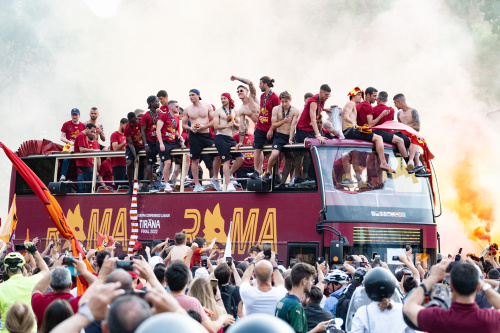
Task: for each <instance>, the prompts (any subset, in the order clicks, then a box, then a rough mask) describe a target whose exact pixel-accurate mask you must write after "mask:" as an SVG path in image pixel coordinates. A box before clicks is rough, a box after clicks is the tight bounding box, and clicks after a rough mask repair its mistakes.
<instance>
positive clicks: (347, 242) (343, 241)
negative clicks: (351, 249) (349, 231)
mask: <svg viewBox="0 0 500 333" xmlns="http://www.w3.org/2000/svg"><path fill="white" fill-rule="evenodd" d="M340 241H341V242H342V246H349V241H348V240H347V237H346V236H342V237H341V238H340Z"/></svg>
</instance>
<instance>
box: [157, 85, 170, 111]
mask: <svg viewBox="0 0 500 333" xmlns="http://www.w3.org/2000/svg"><path fill="white" fill-rule="evenodd" d="M156 97H158V100H159V101H160V104H161V106H160V111H161V112H160V113H163V112H168V94H167V92H166V91H165V90H160V91H158V93H157V94H156Z"/></svg>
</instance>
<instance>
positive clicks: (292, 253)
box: [288, 242, 319, 267]
mask: <svg viewBox="0 0 500 333" xmlns="http://www.w3.org/2000/svg"><path fill="white" fill-rule="evenodd" d="M318 246H319V245H318V243H314V242H288V266H290V267H291V266H293V265H294V264H296V263H298V262H306V263H308V264H311V265H313V266H316V259H317V257H318Z"/></svg>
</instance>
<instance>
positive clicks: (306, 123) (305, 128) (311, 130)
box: [295, 84, 332, 184]
mask: <svg viewBox="0 0 500 333" xmlns="http://www.w3.org/2000/svg"><path fill="white" fill-rule="evenodd" d="M331 92H332V89H331V88H330V86H328V85H327V84H323V85H322V86H321V87H320V89H319V94H316V95H314V96H313V97H311V98H309V99H308V100H307V103H306V105H305V106H304V110H303V111H302V114H301V115H300V118H299V121H298V122H297V129H296V131H295V143H304V141H305V140H306V139H307V138H312V139H314V138H317V139H318V140H319V142H320V143H325V140H326V138H325V137H324V136H323V135H322V133H321V132H320V131H321V129H319V128H318V124H317V122H316V121H317V120H318V119H319V116H320V114H321V112H322V111H323V108H324V107H325V102H326V100H327V99H328V98H330V95H331ZM303 158H304V161H303V162H302V159H303ZM310 164H311V158H310V156H309V155H308V154H306V155H304V154H301V153H296V154H295V183H297V184H298V183H302V182H304V181H307V180H309V179H308V178H309V177H308V170H309V165H310ZM301 171H302V174H303V176H304V178H305V179H303V178H301V177H299V175H300V172H301Z"/></svg>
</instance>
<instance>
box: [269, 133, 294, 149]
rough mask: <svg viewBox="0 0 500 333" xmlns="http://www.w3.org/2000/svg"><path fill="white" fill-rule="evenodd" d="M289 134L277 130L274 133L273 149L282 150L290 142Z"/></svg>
mask: <svg viewBox="0 0 500 333" xmlns="http://www.w3.org/2000/svg"><path fill="white" fill-rule="evenodd" d="M289 138H290V136H289V135H286V134H283V133H279V132H276V133H275V134H274V141H273V150H277V151H282V150H283V146H284V145H287V144H288V139H289Z"/></svg>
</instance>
